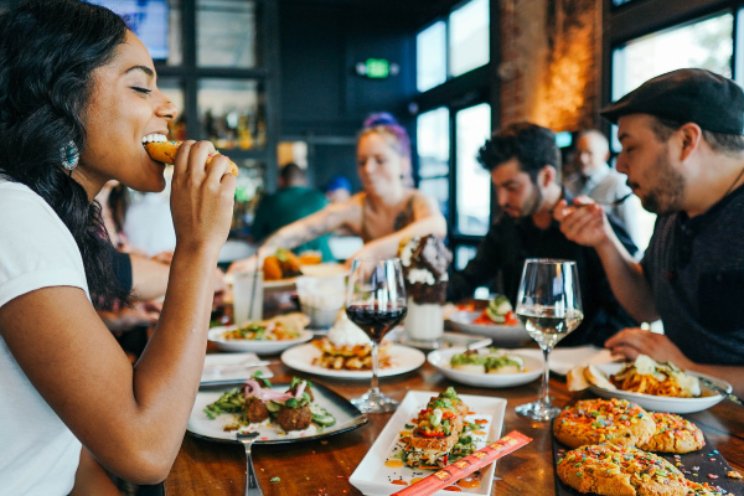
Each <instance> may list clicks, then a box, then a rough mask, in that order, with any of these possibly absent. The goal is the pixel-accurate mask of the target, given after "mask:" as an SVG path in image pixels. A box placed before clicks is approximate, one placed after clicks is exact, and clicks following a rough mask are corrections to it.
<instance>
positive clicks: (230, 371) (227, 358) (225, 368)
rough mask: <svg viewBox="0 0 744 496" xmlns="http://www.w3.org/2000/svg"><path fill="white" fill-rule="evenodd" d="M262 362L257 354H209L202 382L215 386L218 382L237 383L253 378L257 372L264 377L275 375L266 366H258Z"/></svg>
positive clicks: (206, 357) (206, 358) (205, 362)
mask: <svg viewBox="0 0 744 496" xmlns="http://www.w3.org/2000/svg"><path fill="white" fill-rule="evenodd" d="M259 363H261V360H260V359H259V358H258V356H257V355H256V354H255V353H208V354H207V356H205V357H204V369H202V376H201V382H202V383H205V382H206V383H210V384H215V383H218V382H228V381H231V382H235V381H238V380H245V379H248V378H249V377H251V376H252V375H253V374H254V373H255V372H256V371H257V370H260V371H261V374H262V375H263V377H267V378H268V377H271V376H272V375H273V374H272V373H271V371H270V370H269V369H268V368H266V367H265V366H263V365H262V366H256V364H259Z"/></svg>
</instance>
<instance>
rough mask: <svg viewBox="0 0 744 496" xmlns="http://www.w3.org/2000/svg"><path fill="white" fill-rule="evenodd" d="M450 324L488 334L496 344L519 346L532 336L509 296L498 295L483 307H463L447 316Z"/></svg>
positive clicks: (461, 329) (461, 328) (473, 331)
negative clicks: (514, 308)
mask: <svg viewBox="0 0 744 496" xmlns="http://www.w3.org/2000/svg"><path fill="white" fill-rule="evenodd" d="M447 321H448V322H449V323H450V325H451V326H452V327H453V328H455V329H456V330H458V331H460V332H467V333H472V334H478V335H481V336H488V337H489V338H491V339H492V340H493V344H494V345H496V346H507V347H512V348H513V347H517V346H522V345H524V344H525V343H528V342H529V341H530V340H531V338H530V335H529V334H527V329H525V328H524V326H523V325H522V324H521V323H520V322H519V319H517V317H516V315H515V314H514V311H513V309H512V306H511V303H509V300H508V298H506V296H503V295H498V296H496V297H495V298H493V299H492V300H490V301H489V302H488V305H487V306H486V307H485V308H483V309H475V308H472V307H463V308H461V309H459V310H456V311H454V312H451V313H450V314H449V316H448V317H447Z"/></svg>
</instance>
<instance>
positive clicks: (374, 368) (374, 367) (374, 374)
mask: <svg viewBox="0 0 744 496" xmlns="http://www.w3.org/2000/svg"><path fill="white" fill-rule="evenodd" d="M378 347H379V345H378V344H377V341H372V381H371V383H370V386H369V389H370V391H371V392H372V393H373V394H379V393H380V386H379V381H378V379H377V370H378V367H379V363H378V361H377V352H378Z"/></svg>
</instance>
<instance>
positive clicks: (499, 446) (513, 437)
mask: <svg viewBox="0 0 744 496" xmlns="http://www.w3.org/2000/svg"><path fill="white" fill-rule="evenodd" d="M531 441H532V438H531V437H527V436H525V435H524V434H522V433H521V432H519V431H511V432H510V433H509V434H507V435H506V436H504V437H502V438H501V439H499V440H498V441H494V442H492V443H491V444H489V445H487V446H485V447H483V448H481V449H479V450H478V451H476V452H474V453H471V454H470V455H468V456H466V457H465V458H461V459H459V460H457V461H456V462H455V463H451V464H450V465H447V466H446V467H444V468H442V469H440V470H437V471H436V472H434V473H433V474H431V475H430V476H428V477H426V478H425V479H421V480H420V481H418V482H417V483H415V484H412V485H410V486H408V487H406V488H405V489H401V490H400V491H398V492H397V493H393V496H396V495H398V496H428V495H430V494H434V493H435V492H436V491H438V490H440V489H442V488H443V487H447V486H449V485H451V484H454V483H455V482H457V481H459V480H460V479H462V478H464V477H465V476H467V475H470V474H472V473H473V472H475V471H476V470H478V469H481V468H483V467H485V466H486V465H489V464H490V463H492V462H494V461H495V460H498V459H499V458H501V457H503V456H506V455H508V454H509V453H511V452H513V451H516V450H518V449H519V448H521V447H522V446H524V445H526V444H528V443H530V442H531Z"/></svg>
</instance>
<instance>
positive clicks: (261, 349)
mask: <svg viewBox="0 0 744 496" xmlns="http://www.w3.org/2000/svg"><path fill="white" fill-rule="evenodd" d="M234 328H235V326H226V327H213V328H212V329H210V330H209V334H208V337H209V340H210V341H211V342H213V343H214V344H215V345H216V346H217V348H219V349H220V350H222V351H252V352H253V353H258V354H259V355H271V354H274V353H279V352H280V351H282V350H285V349H287V348H289V347H290V346H294V345H297V344H301V343H305V342H307V341H310V340H311V339H312V338H313V333H312V332H310V331H306V330H302V331H300V337H299V338H297V339H287V340H284V341H269V340H267V339H261V340H259V339H224V338H223V337H222V333H224V332H225V331H229V330H230V329H234Z"/></svg>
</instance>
